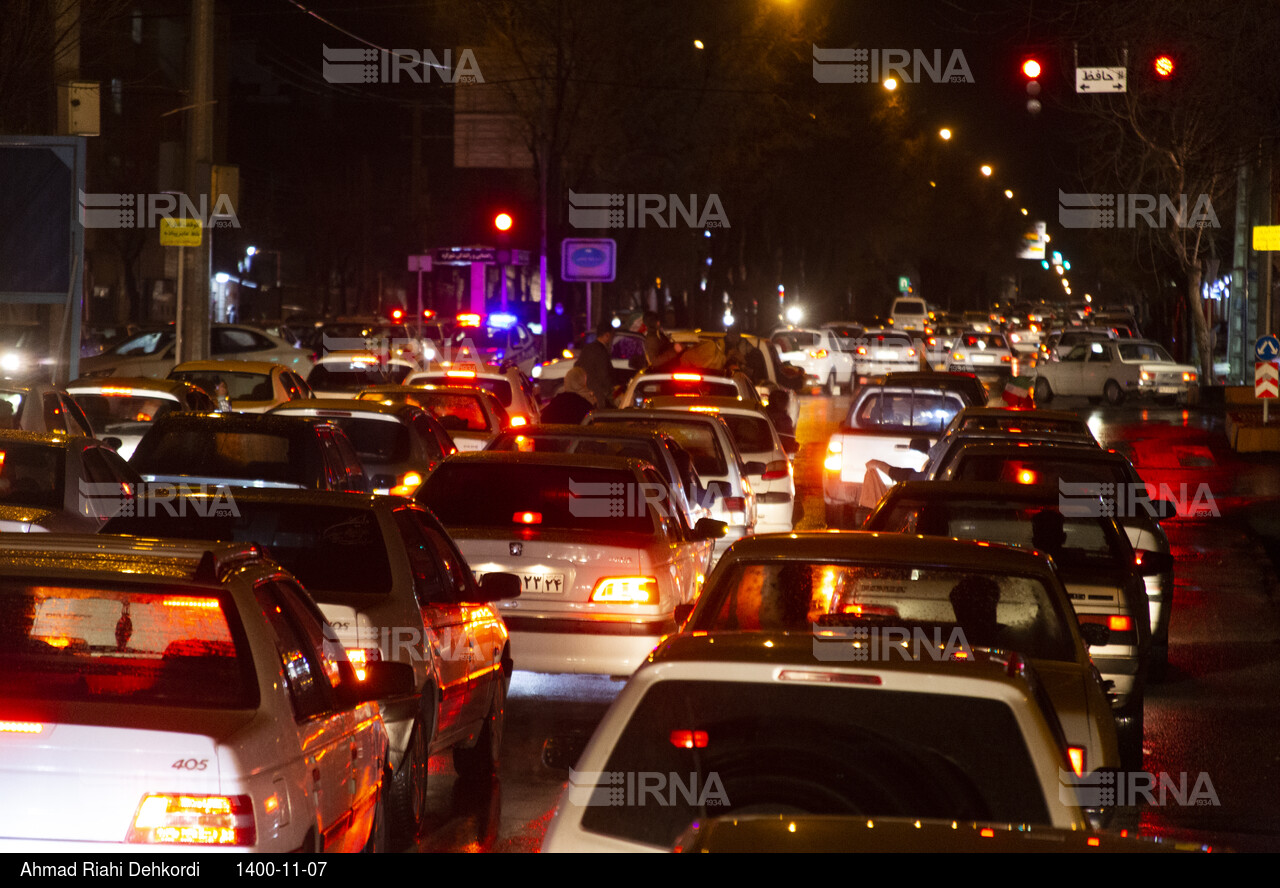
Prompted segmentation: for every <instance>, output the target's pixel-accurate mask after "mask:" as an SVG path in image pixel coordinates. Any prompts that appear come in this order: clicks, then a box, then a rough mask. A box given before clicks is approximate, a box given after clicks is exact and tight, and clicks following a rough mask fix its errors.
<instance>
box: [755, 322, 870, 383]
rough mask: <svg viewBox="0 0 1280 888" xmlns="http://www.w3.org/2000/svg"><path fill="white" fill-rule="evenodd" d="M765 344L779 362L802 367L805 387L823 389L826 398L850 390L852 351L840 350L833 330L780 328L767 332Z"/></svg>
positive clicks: (839, 343)
mask: <svg viewBox="0 0 1280 888" xmlns="http://www.w3.org/2000/svg"><path fill="white" fill-rule="evenodd" d="M769 341H770V342H772V343H773V345H774V347H775V348H776V349H777V350H778V355H779V357H781V358H782V360H784V361H786V362H788V363H790V364H793V365H795V366H796V367H800V368H803V370H804V374H805V382H806V383H807V384H812V385H820V386H823V388H824V389H825V391H826V393H827V394H828V395H838V394H840V391H841V388H842V386H845V385H847V386H848V387H849V388H852V387H853V385H854V378H853V364H854V361H853V352H850V351H845V350H844V348H842V347H841V340H840V338H839V336H838V335H837V333H836V332H835V331H834V330H830V329H827V328H818V329H813V328H807V329H806V328H801V327H784V328H780V329H777V330H774V331H773V332H772V333H770V334H769Z"/></svg>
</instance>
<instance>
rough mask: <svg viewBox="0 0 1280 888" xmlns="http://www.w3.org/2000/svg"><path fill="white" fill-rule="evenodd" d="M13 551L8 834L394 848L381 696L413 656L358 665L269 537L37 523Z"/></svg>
mask: <svg viewBox="0 0 1280 888" xmlns="http://www.w3.org/2000/svg"><path fill="white" fill-rule="evenodd" d="M0 552H2V553H3V554H0V576H3V577H4V582H3V584H2V587H0V629H2V630H3V633H4V635H5V639H6V640H5V643H4V645H3V647H2V648H0V662H2V663H3V664H4V665H3V669H4V675H5V681H4V683H3V686H2V687H0V706H2V707H3V709H4V711H5V713H6V721H4V722H3V723H0V795H2V796H3V797H4V798H5V799H7V800H9V804H6V805H3V806H0V850H2V851H7V852H10V853H13V852H19V851H20V852H22V853H24V854H32V853H36V852H42V851H61V852H73V853H75V854H79V855H83V854H94V853H97V854H102V853H104V852H111V853H114V854H129V853H133V854H137V853H152V852H155V851H160V850H165V851H170V852H172V851H178V850H182V851H185V852H186V853H188V854H191V853H194V852H199V851H214V850H223V851H266V852H283V851H299V850H301V851H311V852H319V851H359V850H361V849H364V848H366V847H370V846H372V847H378V846H380V845H381V844H382V841H383V837H384V836H385V830H384V826H385V823H386V817H385V810H384V797H383V794H382V783H383V776H384V773H385V771H386V767H387V754H388V747H387V734H386V730H385V728H384V726H383V723H382V716H381V713H380V710H379V708H378V704H377V703H376V702H374V701H375V700H376V699H377V698H379V697H386V696H395V695H398V694H403V693H408V692H410V691H411V690H412V685H411V681H410V679H409V676H408V672H409V670H408V669H407V668H406V667H404V666H403V665H399V664H389V663H388V664H376V665H375V667H374V669H372V670H371V671H370V672H369V673H367V675H366V678H365V680H364V681H363V682H361V681H358V680H357V679H356V676H355V673H354V671H353V669H352V668H351V665H350V663H348V661H347V658H346V656H345V654H344V653H343V650H342V646H341V645H340V644H339V643H338V641H337V638H336V636H335V635H334V634H333V630H332V629H331V628H330V627H329V626H328V625H327V624H326V623H325V622H324V619H323V617H322V616H321V615H320V613H319V611H318V610H317V608H316V605H315V604H314V603H313V602H312V601H311V598H310V596H308V595H307V593H306V592H305V591H303V590H302V588H301V587H300V586H298V585H297V584H296V582H295V581H294V579H293V578H292V577H291V576H290V575H289V574H287V573H285V572H283V571H282V570H281V568H280V567H279V566H278V565H277V564H275V563H274V562H272V561H269V560H267V559H266V558H265V557H264V555H263V552H262V550H261V549H260V548H258V547H256V546H254V545H251V544H244V543H237V544H230V545H219V544H211V543H199V542H192V543H188V542H173V541H168V542H160V541H156V540H148V541H145V542H143V541H137V540H132V539H129V538H127V537H113V536H102V535H97V536H91V537H73V536H44V535H41V537H39V538H35V537H30V538H15V537H7V538H5V539H4V541H3V543H0ZM124 567H127V572H126V571H123V570H122V568H124ZM14 716H16V717H14Z"/></svg>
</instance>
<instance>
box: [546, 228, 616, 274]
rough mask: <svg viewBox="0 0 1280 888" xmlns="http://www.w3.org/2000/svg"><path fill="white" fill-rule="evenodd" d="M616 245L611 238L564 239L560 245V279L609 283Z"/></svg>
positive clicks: (614, 266)
mask: <svg viewBox="0 0 1280 888" xmlns="http://www.w3.org/2000/svg"><path fill="white" fill-rule="evenodd" d="M617 265H618V244H617V242H616V241H615V240H614V239H613V238H611V237H591V238H584V237H577V238H566V239H565V240H564V241H562V242H561V244H560V277H561V278H563V279H564V280H566V281H611V280H613V278H614V275H615V274H616V272H617Z"/></svg>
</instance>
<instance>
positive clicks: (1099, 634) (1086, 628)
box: [1080, 623, 1111, 647]
mask: <svg viewBox="0 0 1280 888" xmlns="http://www.w3.org/2000/svg"><path fill="white" fill-rule="evenodd" d="M1080 636H1081V637H1082V638H1083V639H1084V643H1085V644H1086V645H1088V646H1089V647H1106V646H1107V645H1108V644H1109V643H1110V642H1111V630H1110V629H1108V628H1107V627H1106V626H1104V625H1102V624H1101V623H1081V624H1080Z"/></svg>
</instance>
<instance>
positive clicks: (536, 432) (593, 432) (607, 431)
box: [502, 423, 670, 441]
mask: <svg viewBox="0 0 1280 888" xmlns="http://www.w3.org/2000/svg"><path fill="white" fill-rule="evenodd" d="M520 435H525V436H529V437H535V438H536V437H538V436H540V435H551V436H554V435H561V436H565V437H573V438H633V439H643V440H645V441H667V440H670V436H668V435H667V434H666V433H665V432H663V431H662V430H661V429H647V428H640V427H639V426H624V425H622V424H620V423H619V424H617V425H615V424H613V423H610V424H608V425H587V426H584V425H562V424H558V423H544V424H542V425H536V426H526V427H525V428H514V429H507V430H506V431H505V432H503V433H502V436H503V437H517V436H520Z"/></svg>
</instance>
